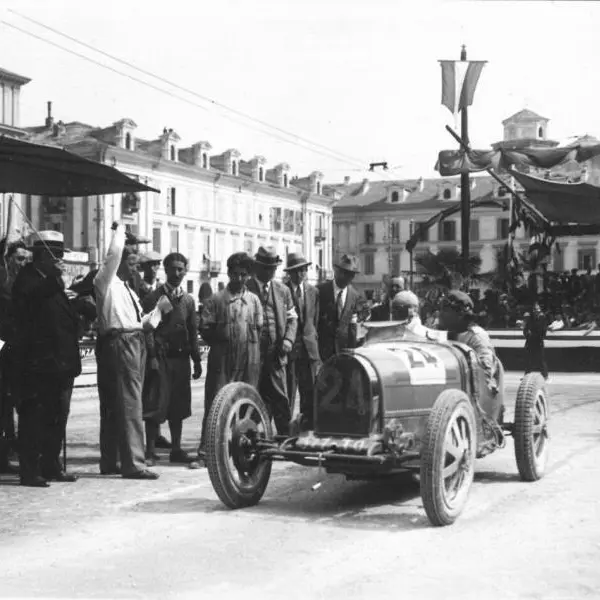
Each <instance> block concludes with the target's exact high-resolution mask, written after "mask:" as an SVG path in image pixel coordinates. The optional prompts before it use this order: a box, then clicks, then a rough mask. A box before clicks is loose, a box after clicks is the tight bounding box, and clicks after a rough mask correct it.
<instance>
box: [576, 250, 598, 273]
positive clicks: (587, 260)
mask: <svg viewBox="0 0 600 600" xmlns="http://www.w3.org/2000/svg"><path fill="white" fill-rule="evenodd" d="M595 266H596V250H595V249H594V248H581V249H580V250H577V268H578V269H579V270H580V271H585V270H587V269H593V268H594V267H595Z"/></svg>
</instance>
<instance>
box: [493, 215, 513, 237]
mask: <svg viewBox="0 0 600 600" xmlns="http://www.w3.org/2000/svg"><path fill="white" fill-rule="evenodd" d="M509 224H510V221H509V220H508V219H498V220H497V221H496V237H497V238H498V239H499V240H506V239H508V229H509Z"/></svg>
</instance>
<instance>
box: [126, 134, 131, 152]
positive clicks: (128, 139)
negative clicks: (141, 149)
mask: <svg viewBox="0 0 600 600" xmlns="http://www.w3.org/2000/svg"><path fill="white" fill-rule="evenodd" d="M125 148H126V149H127V150H131V134H130V133H129V132H127V133H126V134H125Z"/></svg>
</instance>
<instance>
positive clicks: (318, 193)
mask: <svg viewBox="0 0 600 600" xmlns="http://www.w3.org/2000/svg"><path fill="white" fill-rule="evenodd" d="M317 195H318V196H320V195H321V182H320V181H317Z"/></svg>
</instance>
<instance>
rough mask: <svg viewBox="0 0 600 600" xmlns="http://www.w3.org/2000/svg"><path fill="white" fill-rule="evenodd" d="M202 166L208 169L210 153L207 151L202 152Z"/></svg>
mask: <svg viewBox="0 0 600 600" xmlns="http://www.w3.org/2000/svg"><path fill="white" fill-rule="evenodd" d="M202 168H203V169H208V154H206V152H203V153H202Z"/></svg>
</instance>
